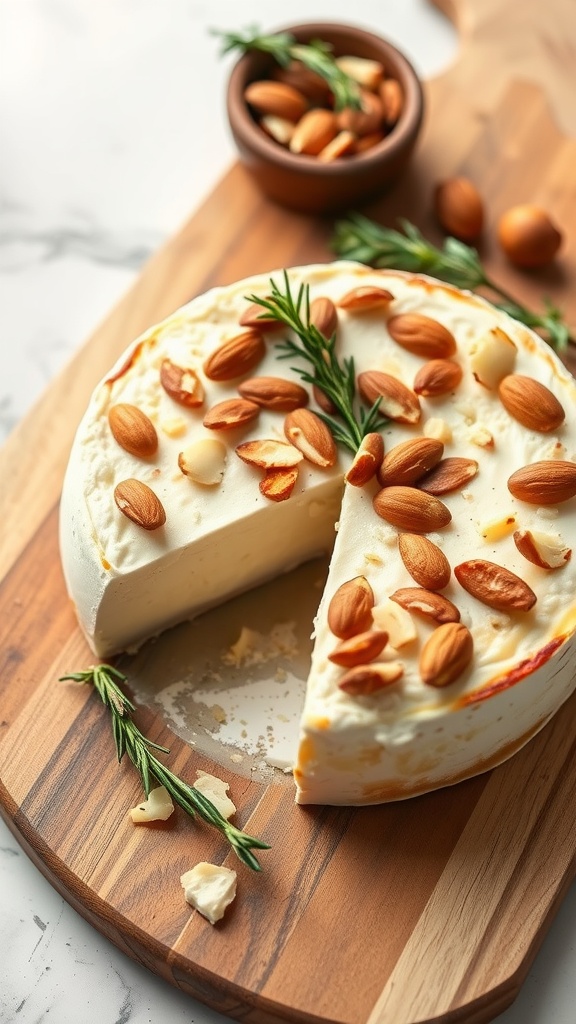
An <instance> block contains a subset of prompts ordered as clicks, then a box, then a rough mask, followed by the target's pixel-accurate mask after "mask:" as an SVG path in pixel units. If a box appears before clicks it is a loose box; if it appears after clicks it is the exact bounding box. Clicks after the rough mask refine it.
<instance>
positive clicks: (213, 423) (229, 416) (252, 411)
mask: <svg viewBox="0 0 576 1024" xmlns="http://www.w3.org/2000/svg"><path fill="white" fill-rule="evenodd" d="M259 415H260V406H259V405H256V402H249V401H248V399H246V398H227V399H226V400H225V401H224V402H218V403H217V404H216V405H213V406H212V408H211V409H209V410H208V412H207V413H206V415H205V417H204V420H203V423H204V426H205V427H208V429H209V430H235V429H236V427H243V426H245V424H247V423H252V421H253V420H255V419H256V418H257V417H258V416H259Z"/></svg>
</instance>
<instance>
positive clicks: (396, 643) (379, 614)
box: [372, 598, 417, 651]
mask: <svg viewBox="0 0 576 1024" xmlns="http://www.w3.org/2000/svg"><path fill="white" fill-rule="evenodd" d="M372 617H373V621H374V628H375V629H381V630H383V631H384V632H386V633H388V642H389V643H390V644H391V645H392V647H393V648H394V650H396V651H399V650H400V649H401V648H402V647H406V645H407V644H411V643H413V642H414V640H416V637H417V633H416V626H415V625H414V619H413V618H412V616H411V614H410V612H409V611H408V610H407V609H406V608H402V606H401V605H399V604H397V602H395V601H391V600H390V599H389V598H387V599H386V601H383V602H382V604H378V605H376V607H375V608H374V609H373V612H372Z"/></svg>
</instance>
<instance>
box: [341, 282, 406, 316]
mask: <svg viewBox="0 0 576 1024" xmlns="http://www.w3.org/2000/svg"><path fill="white" fill-rule="evenodd" d="M393 301H394V296H393V295H392V292H390V291H388V289H387V288H378V287H376V285H371V284H362V285H358V287H357V288H352V290H351V291H349V292H346V294H345V295H343V296H342V298H341V299H339V300H338V305H339V306H340V309H345V310H346V312H347V313H369V312H371V311H372V310H374V309H383V310H387V309H388V307H389V306H390V303H391V302H393Z"/></svg>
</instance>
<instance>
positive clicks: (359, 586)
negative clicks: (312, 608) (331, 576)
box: [328, 576, 374, 640]
mask: <svg viewBox="0 0 576 1024" xmlns="http://www.w3.org/2000/svg"><path fill="white" fill-rule="evenodd" d="M373 607H374V594H373V591H372V587H371V586H370V584H369V583H368V580H367V579H366V577H365V576H356V577H355V578H354V579H352V580H347V582H346V583H343V584H342V585H341V586H340V587H338V590H337V591H336V593H335V594H334V595H333V596H332V599H331V601H330V604H329V605H328V626H329V627H330V629H331V630H332V632H333V633H334V636H337V637H338V638H339V639H340V640H349V639H350V637H352V636H356V635H357V634H358V633H364V632H366V631H367V630H369V629H370V627H371V625H372V609H373Z"/></svg>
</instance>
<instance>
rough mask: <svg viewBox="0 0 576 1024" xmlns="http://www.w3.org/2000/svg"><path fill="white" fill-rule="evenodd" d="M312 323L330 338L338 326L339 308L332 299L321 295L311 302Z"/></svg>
mask: <svg viewBox="0 0 576 1024" xmlns="http://www.w3.org/2000/svg"><path fill="white" fill-rule="evenodd" d="M310 323H311V324H314V327H316V329H317V330H318V331H320V334H322V335H323V337H324V338H327V339H328V340H329V339H330V338H331V337H332V335H333V334H334V331H335V330H336V328H337V327H338V310H337V309H336V306H335V305H334V303H333V302H332V299H327V298H324V296H322V295H320V296H318V298H317V299H314V300H313V301H312V302H311V304H310Z"/></svg>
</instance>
